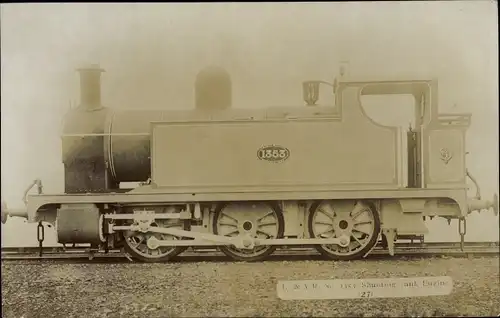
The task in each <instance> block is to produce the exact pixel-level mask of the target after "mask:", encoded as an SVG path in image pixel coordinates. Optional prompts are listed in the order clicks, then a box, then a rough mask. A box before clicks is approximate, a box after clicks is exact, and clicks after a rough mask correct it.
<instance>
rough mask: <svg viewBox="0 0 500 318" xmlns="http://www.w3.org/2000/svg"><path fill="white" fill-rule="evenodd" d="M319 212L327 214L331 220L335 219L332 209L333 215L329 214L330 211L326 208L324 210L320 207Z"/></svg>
mask: <svg viewBox="0 0 500 318" xmlns="http://www.w3.org/2000/svg"><path fill="white" fill-rule="evenodd" d="M318 212H320V213H322V214H324V215H326V216H327V217H328V218H329V219H330V220H332V221H333V220H334V212H333V211H332V215H330V214H328V212H326V211H325V210H323V209H322V208H320V209H318Z"/></svg>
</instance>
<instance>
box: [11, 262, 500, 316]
mask: <svg viewBox="0 0 500 318" xmlns="http://www.w3.org/2000/svg"><path fill="white" fill-rule="evenodd" d="M422 276H451V277H452V279H453V285H454V286H453V291H452V293H451V294H450V295H445V296H434V297H418V298H388V299H382V298H379V299H350V300H299V301H295V300H287V301H285V300H281V299H279V298H278V297H277V293H276V284H277V282H278V281H279V280H306V279H313V280H323V279H356V278H389V277H422ZM499 295H500V288H499V258H498V257H484V258H474V259H462V258H456V259H455V258H423V259H415V258H413V259H410V260H401V259H398V260H367V261H355V262H331V261H268V262H263V263H231V262H198V263H194V262H180V263H166V264H134V263H121V264H116V263H115V264H97V263H95V264H92V263H88V264H57V263H55V264H49V263H22V262H17V263H15V264H14V263H7V262H6V263H3V264H2V317H4V318H11V317H12V318H20V317H24V318H29V317H85V318H87V317H181V316H182V317H319V316H322V317H353V316H356V317H362V316H365V317H366V316H379V317H408V316H412V317H416V316H420V317H422V316H426V317H428V316H497V315H498V314H500V299H499V297H500V296H499Z"/></svg>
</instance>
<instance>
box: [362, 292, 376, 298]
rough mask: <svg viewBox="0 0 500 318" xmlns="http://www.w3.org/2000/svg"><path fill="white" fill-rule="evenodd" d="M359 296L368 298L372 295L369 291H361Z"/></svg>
mask: <svg viewBox="0 0 500 318" xmlns="http://www.w3.org/2000/svg"><path fill="white" fill-rule="evenodd" d="M360 296H361V298H370V297H372V296H373V293H372V292H371V291H367V292H361V294H360Z"/></svg>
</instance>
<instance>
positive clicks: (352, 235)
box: [351, 233, 363, 246]
mask: <svg viewBox="0 0 500 318" xmlns="http://www.w3.org/2000/svg"><path fill="white" fill-rule="evenodd" d="M351 237H352V238H354V239H355V240H356V242H358V244H359V246H363V243H361V241H360V240H359V239H358V238H357V237H356V235H354V234H352V233H351Z"/></svg>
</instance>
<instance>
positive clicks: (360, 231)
mask: <svg viewBox="0 0 500 318" xmlns="http://www.w3.org/2000/svg"><path fill="white" fill-rule="evenodd" d="M352 230H353V231H356V232H359V233H363V234H366V235H370V233H371V232H370V231H363V230H360V229H357V228H353V229H352Z"/></svg>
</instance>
